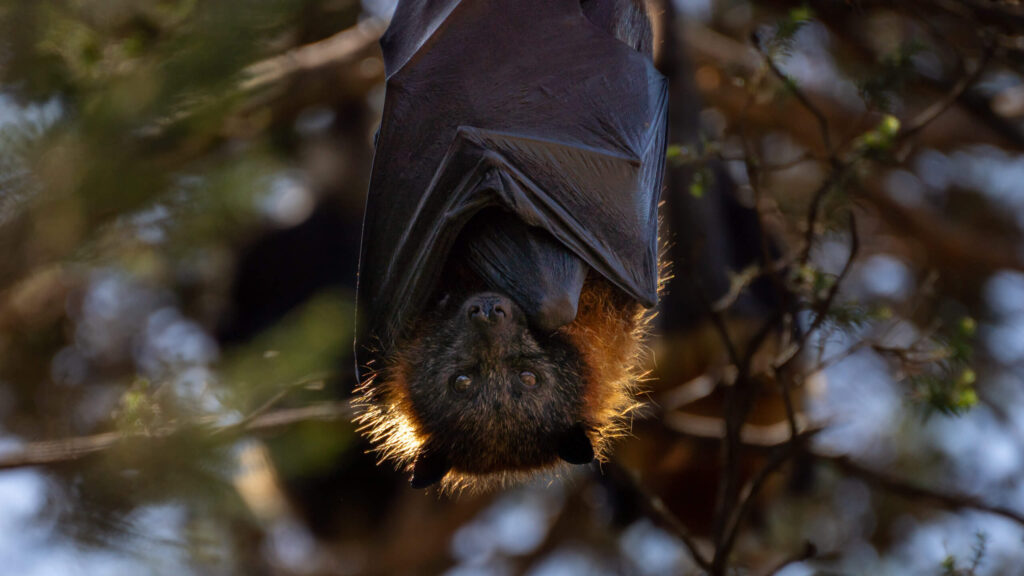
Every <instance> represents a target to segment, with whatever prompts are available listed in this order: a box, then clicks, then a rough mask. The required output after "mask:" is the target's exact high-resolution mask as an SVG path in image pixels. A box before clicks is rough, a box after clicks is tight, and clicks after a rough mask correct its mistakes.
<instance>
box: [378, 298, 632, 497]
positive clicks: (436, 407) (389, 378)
mask: <svg viewBox="0 0 1024 576" xmlns="http://www.w3.org/2000/svg"><path fill="white" fill-rule="evenodd" d="M644 320H645V314H644V313H643V308H642V307H641V306H640V305H639V304H638V303H636V302H635V301H634V300H632V299H631V298H629V297H627V296H625V295H623V294H622V293H621V292H619V291H618V290H616V289H614V288H612V287H611V286H610V285H609V284H608V283H607V282H605V281H602V280H600V279H595V280H594V281H588V282H587V284H586V285H585V286H584V290H583V293H582V294H581V297H580V302H579V312H578V314H577V316H576V320H575V321H574V322H572V323H571V324H569V325H567V326H564V327H563V328H560V329H558V330H555V331H545V330H541V329H538V328H536V327H533V326H531V325H530V323H529V322H528V321H527V317H526V315H525V314H524V313H523V311H522V310H521V309H520V307H519V306H518V305H517V304H516V303H515V302H514V301H513V300H512V299H510V298H509V297H507V296H505V295H503V294H499V293H496V292H474V293H470V294H468V295H461V296H455V295H451V296H447V297H445V298H442V299H441V300H440V301H439V303H438V304H437V305H436V306H435V307H434V309H433V310H431V311H430V312H428V313H427V314H425V315H424V316H423V317H422V318H421V320H420V321H419V323H418V325H417V326H416V328H415V330H413V332H412V336H411V337H410V338H408V339H406V340H405V341H404V342H402V343H401V344H400V345H399V346H398V347H397V350H396V353H395V355H394V356H393V358H392V360H391V362H390V363H389V366H387V367H386V368H385V369H384V370H382V371H381V372H380V373H379V378H380V381H378V382H374V383H373V384H372V385H371V386H367V387H366V388H367V389H369V390H373V391H378V390H383V391H384V399H380V398H378V399H376V400H375V401H373V402H372V403H371V402H368V403H367V406H368V408H369V410H368V411H367V413H366V414H365V415H364V419H363V420H364V422H366V423H367V426H368V428H369V429H370V436H371V438H375V439H377V443H378V447H379V448H380V450H381V452H382V453H383V454H384V455H385V457H393V458H395V459H396V460H398V461H400V462H405V463H406V464H408V465H409V467H410V470H411V471H412V473H413V478H412V484H413V486H414V487H417V488H422V487H427V486H429V485H431V484H434V483H435V482H438V481H442V486H443V487H444V488H445V489H452V490H458V489H461V488H465V487H467V486H475V485H480V481H483V483H484V484H485V485H486V484H491V483H494V482H495V481H497V482H498V483H507V482H509V481H515V480H518V479H519V478H522V477H524V476H528V475H530V474H531V473H533V472H536V471H541V470H545V469H550V468H552V467H555V466H557V465H559V463H561V462H568V463H570V464H586V463H589V462H590V461H592V460H593V459H594V458H595V456H596V457H598V458H601V457H602V456H603V454H604V451H605V450H606V448H607V444H608V441H609V440H610V439H611V438H613V437H614V436H616V435H618V434H619V433H621V432H622V431H623V430H624V429H625V428H626V427H627V426H628V422H627V419H626V418H625V417H626V416H627V415H628V414H629V413H630V412H631V411H632V409H633V408H635V407H636V403H635V400H634V397H633V387H634V385H635V382H636V376H637V374H636V366H637V364H638V360H637V359H638V356H639V350H640V340H641V334H640V333H641V331H642V330H643V327H644Z"/></svg>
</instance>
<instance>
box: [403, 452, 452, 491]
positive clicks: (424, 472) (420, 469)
mask: <svg viewBox="0 0 1024 576" xmlns="http://www.w3.org/2000/svg"><path fill="white" fill-rule="evenodd" d="M451 469H452V465H451V463H449V462H448V457H447V456H446V455H444V454H443V453H441V452H438V451H437V450H431V449H429V448H426V449H424V450H422V451H421V452H420V453H419V454H418V455H417V456H416V462H414V463H413V465H412V480H410V482H409V483H410V484H411V485H412V487H413V488H416V489H417V490H419V489H421V488H427V487H429V486H431V485H433V484H435V483H437V482H440V481H441V479H442V478H444V476H445V474H447V473H448V471H449V470H451Z"/></svg>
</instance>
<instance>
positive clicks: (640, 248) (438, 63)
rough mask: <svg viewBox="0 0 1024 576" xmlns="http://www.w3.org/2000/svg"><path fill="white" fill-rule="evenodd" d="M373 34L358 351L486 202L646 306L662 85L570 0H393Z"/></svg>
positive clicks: (400, 315) (404, 308) (380, 342)
mask: <svg viewBox="0 0 1024 576" xmlns="http://www.w3.org/2000/svg"><path fill="white" fill-rule="evenodd" d="M382 44H383V46H384V49H385V59H386V61H387V67H388V82H387V95H386V98H385V105H384V118H383V120H382V124H381V129H380V137H379V139H378V142H377V154H376V157H375V159H374V168H373V175H372V179H371V184H370V191H369V197H368V199H367V211H366V217H365V221H364V228H363V230H364V233H363V245H362V252H361V259H360V276H359V291H358V301H359V305H360V312H361V314H362V316H361V323H360V327H359V328H360V329H359V330H358V334H359V336H358V338H359V339H360V341H361V342H362V347H364V348H374V349H375V350H376V352H375V353H374V354H370V355H368V356H366V359H367V360H372V357H373V356H376V355H378V354H380V353H386V352H387V351H388V350H389V349H390V347H391V345H392V344H393V343H394V340H395V338H397V337H398V336H399V335H400V334H401V332H402V329H403V328H404V326H405V324H406V323H407V322H409V321H410V319H412V318H414V317H415V316H416V315H417V314H418V313H419V312H420V310H421V308H422V306H423V304H424V301H425V299H426V298H427V297H428V296H429V294H430V292H431V291H432V290H433V289H434V288H435V287H436V281H437V279H438V276H439V274H440V270H441V267H442V266H443V265H444V262H445V259H446V258H447V255H448V252H449V250H450V249H451V247H452V244H453V242H454V241H455V238H456V237H457V236H458V233H459V232H460V230H461V229H462V227H463V226H464V225H465V224H466V223H467V222H468V221H469V220H470V219H471V218H472V217H473V216H474V215H475V214H476V213H477V212H479V211H480V210H482V209H484V208H487V207H500V208H503V209H505V210H507V211H509V212H511V213H513V214H515V215H516V216H517V217H518V218H520V219H521V220H522V221H523V222H524V223H526V224H528V225H530V226H534V227H538V228H541V229H543V230H545V231H546V232H547V233H548V234H550V235H551V237H553V238H554V239H556V240H557V241H558V242H560V243H561V244H563V245H564V246H565V247H566V248H567V249H568V250H569V251H570V252H572V253H573V254H575V255H576V256H577V257H578V258H579V259H580V260H582V261H583V262H584V263H585V264H586V265H587V266H589V267H590V268H592V269H594V270H595V271H596V272H598V273H600V274H602V275H603V276H605V277H606V278H607V279H608V280H610V281H611V282H612V283H614V284H615V285H617V286H619V287H620V288H621V289H622V290H624V291H625V292H627V293H629V294H631V295H633V296H634V297H635V298H636V299H637V300H639V301H641V302H643V303H644V304H646V305H648V306H649V305H653V304H654V302H655V300H656V296H657V272H658V271H657V204H658V193H659V190H660V186H661V172H662V167H663V165H664V149H665V109H666V104H667V100H666V97H667V90H666V86H665V81H664V79H663V78H662V77H661V75H660V74H658V72H657V71H656V70H655V69H654V67H653V65H652V63H651V62H650V59H649V58H648V57H647V56H646V55H644V54H641V53H639V52H637V51H635V50H633V49H632V48H630V47H629V46H627V45H626V44H625V43H623V42H621V41H619V40H617V39H616V37H615V36H614V35H610V34H609V33H608V31H606V30H603V29H601V28H599V27H598V26H595V25H594V23H591V22H590V21H588V20H587V18H586V17H585V16H584V15H583V13H582V11H581V8H580V5H579V3H578V0H474V1H472V2H465V1H464V2H456V1H453V2H429V1H428V2H422V0H417V1H416V2H411V1H403V2H402V3H401V4H400V5H399V7H398V10H397V11H396V14H395V20H394V21H393V23H392V25H391V27H390V28H389V30H388V33H387V34H386V36H385V38H384V40H383V41H382ZM359 348H360V345H359V344H358V343H357V352H363V350H360V349H359ZM360 360H361V361H362V360H363V359H362V358H361V359H360Z"/></svg>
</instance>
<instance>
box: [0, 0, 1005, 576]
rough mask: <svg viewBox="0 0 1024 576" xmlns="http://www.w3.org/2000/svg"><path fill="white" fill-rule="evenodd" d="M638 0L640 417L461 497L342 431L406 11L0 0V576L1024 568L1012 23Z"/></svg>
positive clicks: (989, 13) (927, 9) (945, 9)
mask: <svg viewBox="0 0 1024 576" xmlns="http://www.w3.org/2000/svg"><path fill="white" fill-rule="evenodd" d="M588 1H591V0H583V3H586V2H588ZM648 8H649V13H650V14H651V16H652V19H653V21H654V23H655V32H656V50H657V53H656V55H655V56H656V61H657V64H658V66H659V67H660V68H661V69H662V70H663V72H664V73H665V74H666V76H668V77H669V80H670V82H671V90H672V93H671V108H670V114H671V119H670V142H671V143H672V145H671V147H670V149H669V166H668V168H667V178H666V182H665V184H666V188H665V191H664V198H665V201H666V202H665V205H664V208H663V215H662V217H663V222H664V226H663V233H662V236H663V240H664V244H665V246H666V248H665V253H666V258H667V259H668V260H670V261H671V267H670V271H669V273H668V276H670V279H669V280H668V281H667V283H666V288H665V292H664V294H663V300H662V304H661V305H660V307H659V317H658V320H657V321H656V328H655V331H654V335H653V336H652V339H651V342H650V348H651V352H650V354H649V358H647V363H648V368H649V369H650V371H651V374H650V377H649V379H648V381H647V382H646V385H645V388H646V392H645V394H644V396H643V399H644V400H645V404H646V406H645V408H644V410H642V411H641V413H639V414H638V415H637V416H636V417H635V420H634V423H633V434H632V436H630V437H629V438H625V439H623V440H622V441H621V442H620V443H619V445H618V447H617V449H616V451H615V454H614V456H613V458H612V461H610V462H608V463H605V464H603V465H596V464H595V465H593V466H590V467H578V468H577V469H574V470H571V471H568V472H565V473H563V474H561V475H559V476H557V477H552V478H542V479H539V480H538V481H537V482H536V483H534V484H530V485H527V486H523V487H521V488H515V489H508V490H503V491H499V492H495V493H490V494H484V495H463V496H461V497H458V498H449V497H443V496H440V495H438V494H436V493H432V492H423V491H414V490H412V489H410V488H408V485H407V478H406V475H405V474H403V473H399V472H396V471H394V470H393V469H392V468H391V467H390V465H383V466H377V465H376V457H375V456H374V455H373V454H372V453H367V450H368V448H369V447H368V445H367V443H366V442H365V441H364V440H363V439H362V438H361V437H360V436H359V435H358V434H357V433H356V431H355V429H354V427H353V425H352V424H351V423H350V418H351V416H352V410H351V408H350V406H349V404H348V399H349V398H350V396H351V392H352V389H353V386H354V385H355V382H354V370H353V361H352V358H351V347H352V336H353V334H352V326H353V321H354V318H355V310H354V304H353V297H354V288H355V276H356V265H357V260H358V253H359V237H360V226H361V221H362V211H363V202H364V196H365V193H366V188H367V184H368V176H369V171H370V165H371V161H372V152H373V150H372V147H373V133H374V131H375V129H376V125H377V123H378V122H379V118H380V113H381V107H382V104H383V96H384V78H383V71H384V67H383V62H382V60H381V57H380V50H379V47H378V45H377V39H378V38H379V36H380V34H381V33H382V32H383V30H384V29H385V28H386V26H387V20H388V18H389V15H390V13H391V11H393V9H394V2H393V1H387V0H380V1H374V0H363V2H359V1H357V0H260V1H255V0H239V1H235V2H223V1H207V2H200V1H198V0H0V250H2V257H0V574H12V575H13V574H17V575H25V576H31V575H40V576H42V575H46V576H49V575H66V574H80V575H83V576H86V575H88V576H92V575H108V574H109V575H120V574H133V575H134V574H154V575H158V574H174V575H179V574H199V575H207V574H209V575H221V574H224V575H234V574H244V575H260V574H267V575H321V574H322V575H335V574H337V575H343V574H344V575H347V574H452V575H468V574H494V575H506V574H531V575H561V574H567V575H572V574H587V575H591V574H641V575H646V574H651V575H655V574H659V575H660V574H691V573H692V574H699V573H702V572H705V571H706V572H710V573H713V574H727V573H728V574H754V575H761V574H775V573H777V574H785V575H786V576H798V575H809V574H946V575H968V574H972V575H974V574H977V575H982V574H999V575H1001V574H1022V573H1024V572H1022V568H1021V566H1024V72H1022V70H1024V68H1022V66H1024V32H1022V31H1024V5H1021V4H1019V3H1018V2H1016V1H1013V0H1004V1H998V0H967V1H961V2H952V1H949V0H921V1H917V2H901V3H893V2H876V1H872V0H847V1H845V2H839V1H837V0H821V1H811V2H807V3H803V2H787V1H746V0H719V1H713V0H676V1H675V2H671V3H670V2H669V1H668V0H664V1H661V0H652V1H651V2H650V3H649V6H648Z"/></svg>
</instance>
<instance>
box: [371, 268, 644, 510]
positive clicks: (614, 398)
mask: <svg viewBox="0 0 1024 576" xmlns="http://www.w3.org/2000/svg"><path fill="white" fill-rule="evenodd" d="M651 316H652V313H650V312H648V311H645V310H644V309H643V307H642V306H641V305H640V304H638V303H637V302H636V301H635V300H633V299H632V298H630V297H629V296H627V295H625V294H624V293H622V292H621V291H619V290H618V289H616V288H614V287H613V286H612V285H611V284H609V283H608V282H607V281H605V280H604V279H602V278H599V277H592V278H591V279H588V281H587V283H586V284H585V286H584V288H583V292H582V293H581V295H580V302H579V308H578V313H577V316H576V320H575V321H574V322H573V323H571V324H569V325H568V326H565V327H563V328H561V329H560V330H559V331H558V333H557V334H555V335H552V337H555V338H558V340H559V341H560V342H564V343H567V344H569V345H570V346H571V347H572V348H573V349H574V350H575V352H576V353H577V354H578V359H579V375H578V376H579V380H580V382H581V384H582V385H581V387H580V388H579V390H580V395H581V398H579V406H580V408H579V410H580V414H579V419H580V421H582V422H583V423H584V424H585V425H586V427H587V430H588V436H589V438H590V440H591V443H592V445H593V447H594V452H595V456H596V457H597V459H598V460H605V459H606V458H607V456H608V452H609V450H610V446H611V441H612V440H613V439H614V438H616V437H618V436H621V435H623V434H625V433H628V431H629V429H630V425H631V419H632V416H633V414H634V412H635V411H636V409H637V408H638V407H639V405H640V404H639V403H638V402H637V400H636V392H637V387H638V383H639V381H640V380H641V377H642V373H641V370H640V365H641V361H642V357H643V356H644V353H643V352H644V346H643V339H644V337H645V335H646V331H647V326H648V324H649V321H650V318H651ZM436 321H437V320H436V318H435V317H433V316H432V315H431V314H427V315H426V316H425V317H424V319H423V320H421V323H425V326H419V327H417V329H414V330H412V331H411V333H412V334H413V336H412V337H410V338H409V339H407V340H406V341H404V342H401V343H400V344H399V345H398V346H396V348H395V349H396V352H395V353H394V354H393V356H392V358H391V359H390V361H389V362H388V365H387V366H386V367H384V368H383V369H380V370H378V371H376V372H375V373H374V374H373V375H371V376H370V377H369V378H368V379H367V380H366V381H365V382H364V384H363V385H362V386H361V388H360V394H361V400H360V402H359V405H360V408H361V411H360V416H359V418H358V422H359V424H360V430H361V431H362V432H363V433H364V434H366V435H367V436H368V437H369V438H370V440H371V441H372V443H373V444H374V446H375V449H376V451H377V452H378V454H379V455H380V457H381V460H382V461H384V460H386V461H391V462H393V463H394V464H395V465H396V466H398V467H399V468H401V469H404V470H406V471H409V472H411V471H412V464H413V462H414V460H415V458H416V456H417V454H419V452H420V451H421V450H422V449H423V448H424V446H425V445H426V444H427V443H428V442H430V440H431V438H430V434H429V433H428V432H427V429H428V428H429V425H428V423H425V422H423V421H422V420H421V415H419V414H417V412H416V410H415V409H414V408H413V402H412V399H411V397H410V389H409V382H410V378H412V375H413V374H414V370H415V369H416V365H415V363H416V362H419V361H420V360H419V359H418V355H420V354H422V352H423V350H424V349H425V348H424V347H425V346H427V345H428V344H436V342H435V343H430V342H428V341H427V339H429V338H430V337H431V334H434V333H435V332H433V331H432V330H431V323H432V322H436ZM424 328H425V329H424ZM543 417H545V414H535V415H531V418H543ZM528 424H529V423H528V422H524V428H526V427H528ZM493 448H494V450H493V452H494V455H493V456H492V459H493V458H498V459H500V458H502V453H503V451H504V450H503V447H501V446H494V447H493ZM480 464H481V467H482V468H486V469H490V470H495V471H491V472H488V473H468V472H466V471H465V470H460V469H458V468H455V469H453V470H452V471H451V472H449V473H448V474H447V475H446V476H445V477H444V479H443V480H442V482H441V485H440V487H441V490H442V491H443V492H449V493H452V492H461V491H464V490H473V491H476V490H482V489H488V488H492V487H496V486H507V485H512V484H518V483H521V482H522V481H525V480H528V479H532V478H535V477H537V476H538V475H549V476H557V475H558V474H559V472H560V471H564V470H565V469H566V466H567V465H566V464H564V463H561V462H560V461H557V460H552V461H551V462H550V463H549V464H545V465H544V466H541V467H533V468H525V469H523V468H520V469H516V467H515V466H514V464H512V463H510V464H509V466H507V467H502V466H500V465H499V466H495V462H494V461H493V460H491V461H488V462H481V463H480ZM502 468H503V469H502Z"/></svg>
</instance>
